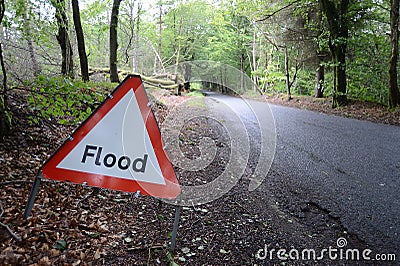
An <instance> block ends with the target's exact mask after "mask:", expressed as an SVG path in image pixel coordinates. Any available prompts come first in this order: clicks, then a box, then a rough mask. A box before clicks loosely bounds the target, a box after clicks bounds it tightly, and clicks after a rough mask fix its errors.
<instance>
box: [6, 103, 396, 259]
mask: <svg viewBox="0 0 400 266" xmlns="http://www.w3.org/2000/svg"><path fill="white" fill-rule="evenodd" d="M12 99H13V102H12V110H13V112H14V125H15V126H14V129H13V132H12V135H11V136H9V137H7V138H5V139H4V141H3V143H0V205H1V206H0V207H1V209H0V222H1V223H2V224H1V225H0V265H168V264H173V263H172V262H173V261H174V263H177V264H179V265H188V264H190V265H228V264H229V265H243V264H246V265H255V264H264V263H266V262H272V263H274V264H279V263H282V261H281V260H278V259H277V258H273V259H271V260H269V261H264V260H261V259H260V258H259V257H257V256H256V255H257V253H258V255H261V256H262V255H264V251H266V249H267V248H268V249H271V248H275V249H278V248H279V247H287V248H290V247H315V248H324V247H325V248H327V247H328V246H335V245H336V242H335V241H336V239H338V237H340V236H344V235H345V236H346V237H347V238H348V241H349V242H350V243H351V244H352V247H360V248H363V247H365V246H366V244H365V243H362V242H361V241H359V240H358V239H357V237H355V236H352V235H350V234H348V233H347V232H346V230H345V229H344V228H341V226H340V225H338V224H337V223H335V221H334V220H332V219H331V218H330V217H328V216H329V215H327V214H323V213H322V214H319V215H318V216H317V218H318V219H320V220H321V223H322V224H323V225H324V228H323V229H322V228H321V227H319V226H317V227H316V226H315V224H314V223H313V224H306V223H302V222H301V221H300V220H299V219H297V218H296V217H293V216H292V215H291V214H290V213H288V212H287V211H285V210H281V209H279V207H278V206H279V204H278V202H277V201H279V199H277V198H274V196H273V195H274V192H273V191H272V192H271V193H268V195H266V193H265V191H263V190H262V189H258V190H256V191H255V192H254V193H253V194H249V192H248V191H247V190H244V189H243V187H244V183H246V182H248V178H249V176H248V175H251V173H247V174H246V175H247V176H245V177H243V178H242V180H241V181H239V183H238V184H237V185H236V186H235V187H234V188H233V189H232V190H231V191H230V192H229V193H227V194H226V195H224V197H222V198H220V199H218V200H216V201H214V202H211V203H208V204H205V205H201V206H192V207H184V208H183V210H182V213H181V221H180V227H179V231H178V239H177V248H176V250H175V253H174V254H173V253H171V252H170V251H169V250H168V247H169V241H170V234H171V230H172V223H173V219H174V213H175V207H174V206H172V205H168V204H166V203H163V202H161V201H159V200H158V199H156V198H153V197H147V196H139V197H135V196H134V195H132V194H130V193H124V192H119V191H111V190H107V189H95V188H91V187H84V186H82V185H76V184H70V183H63V182H55V181H51V180H43V181H42V183H41V185H40V188H39V192H38V194H37V197H36V201H35V205H34V208H33V212H32V214H31V216H30V217H29V218H28V219H24V218H23V213H24V209H25V205H26V202H27V200H28V195H29V192H30V189H31V187H32V181H33V179H34V177H35V175H36V173H37V171H38V169H39V167H40V166H41V164H42V163H43V162H44V161H45V160H46V159H47V158H48V157H49V156H50V154H51V153H52V152H53V151H54V149H55V148H56V147H58V146H59V145H60V144H61V143H62V142H63V140H64V139H65V138H66V137H67V136H68V134H69V133H70V132H71V131H72V129H73V128H72V127H70V126H57V127H49V126H47V125H30V124H29V123H28V116H29V111H28V108H27V106H26V103H25V102H26V100H25V99H24V98H22V97H14V98H12ZM184 99H185V97H177V96H169V97H166V98H165V103H166V104H167V106H169V107H171V106H173V105H176V104H179V102H181V101H182V100H184ZM270 101H272V102H273V103H278V104H284V105H288V104H289V105H291V106H296V107H300V108H307V109H311V110H316V111H320V112H327V113H333V114H337V113H336V112H340V111H341V115H343V116H350V117H356V118H359V119H362V118H365V119H367V120H373V121H378V122H383V123H390V124H397V125H398V124H399V112H397V113H385V112H386V111H385V109H384V108H380V107H379V108H378V107H377V106H374V105H371V106H370V105H369V104H365V105H360V104H361V103H357V104H356V105H355V106H353V107H352V106H349V107H346V108H342V109H340V110H339V109H337V110H335V111H331V110H329V108H328V107H327V106H329V100H327V102H326V103H325V102H324V104H323V105H322V106H324V107H322V108H321V107H318V106H317V105H318V102H317V101H314V100H312V99H308V100H307V101H302V100H300V99H297V97H296V98H295V99H294V100H292V101H290V102H289V103H288V102H286V101H284V100H282V99H281V98H279V97H275V98H274V99H270ZM306 102H307V104H306ZM193 108H197V107H193ZM154 111H155V115H156V118H157V120H158V122H159V123H160V122H162V121H163V119H164V118H165V116H166V114H167V112H168V109H167V107H165V106H162V105H158V108H157V109H156V110H154ZM384 113H385V114H387V117H385V116H384V115H383V114H384ZM221 133H222V132H221V129H220V128H219V127H218V126H217V125H214V124H213V123H212V122H210V121H207V120H206V119H204V120H202V119H199V120H196V121H194V122H193V123H192V124H190V125H186V126H185V127H184V128H183V129H182V132H181V137H180V138H179V139H180V141H181V143H180V144H182V149H183V151H184V153H185V154H186V155H187V156H189V157H191V156H194V155H196V154H198V152H199V150H198V148H197V146H198V143H199V141H200V139H201V138H202V136H205V135H207V136H208V137H210V138H212V139H214V141H216V143H220V145H217V146H218V150H217V157H218V158H216V160H214V161H213V162H212V163H211V166H210V167H207V171H198V172H189V171H186V172H185V171H183V170H181V169H176V172H177V175H178V176H179V177H180V179H179V182H180V184H183V185H191V184H198V183H207V182H209V181H210V180H212V179H213V178H214V177H215V176H218V174H219V173H220V172H221V171H223V168H224V164H223V163H221V162H224V161H226V159H227V158H228V157H229V147H227V146H226V145H224V142H225V141H226V140H225V136H224V134H221ZM272 175H274V173H272ZM271 180H273V178H271ZM267 182H271V181H267ZM261 204H262V205H261ZM305 208H306V209H308V210H310V212H311V213H312V212H313V208H314V207H313V206H305ZM6 225H7V226H8V228H9V230H8V229H7V228H6ZM325 225H326V226H325ZM10 232H12V234H11V233H10ZM264 259H265V258H264ZM308 262H309V263H310V264H314V263H315V262H313V261H308ZM328 262H329V261H328ZM304 263H307V262H304V261H303V262H301V264H304ZM321 263H322V264H321V265H323V264H326V263H327V261H325V262H324V260H322V261H321ZM283 264H284V263H283ZM290 264H296V263H295V262H291V263H290ZM173 265H176V264H173Z"/></svg>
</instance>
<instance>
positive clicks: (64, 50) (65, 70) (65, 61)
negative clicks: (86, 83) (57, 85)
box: [52, 0, 74, 78]
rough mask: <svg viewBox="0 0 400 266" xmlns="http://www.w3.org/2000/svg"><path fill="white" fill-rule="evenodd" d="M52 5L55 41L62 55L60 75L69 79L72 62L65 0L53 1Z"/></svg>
mask: <svg viewBox="0 0 400 266" xmlns="http://www.w3.org/2000/svg"><path fill="white" fill-rule="evenodd" d="M52 3H53V5H54V7H55V8H56V20H57V26H58V33H57V41H58V44H59V45H60V48H61V55H62V64H61V73H62V74H63V75H66V76H68V77H70V78H74V61H73V53H72V46H71V42H70V38H69V33H68V30H69V26H68V17H67V13H66V10H65V0H55V1H54V0H53V1H52Z"/></svg>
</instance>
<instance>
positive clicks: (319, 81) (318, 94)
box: [314, 64, 325, 98]
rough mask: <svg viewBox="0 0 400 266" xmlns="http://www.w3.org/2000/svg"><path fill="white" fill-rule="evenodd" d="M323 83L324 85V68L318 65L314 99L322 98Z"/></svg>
mask: <svg viewBox="0 0 400 266" xmlns="http://www.w3.org/2000/svg"><path fill="white" fill-rule="evenodd" d="M324 83H325V67H324V65H322V64H319V65H318V68H317V74H316V82H315V94H314V96H315V98H323V97H324Z"/></svg>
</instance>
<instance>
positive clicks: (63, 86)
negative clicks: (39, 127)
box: [28, 76, 103, 125]
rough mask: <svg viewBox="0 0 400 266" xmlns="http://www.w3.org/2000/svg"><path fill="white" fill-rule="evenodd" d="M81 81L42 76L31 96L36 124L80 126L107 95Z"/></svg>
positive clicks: (30, 104)
mask: <svg viewBox="0 0 400 266" xmlns="http://www.w3.org/2000/svg"><path fill="white" fill-rule="evenodd" d="M91 84H93V83H83V82H81V81H71V80H69V79H67V78H47V77H45V76H39V77H38V78H37V79H36V80H35V81H34V82H33V83H32V84H30V87H31V88H32V90H31V93H30V95H29V97H28V103H29V107H30V109H31V111H32V115H31V117H30V118H31V122H32V123H35V124H37V123H43V122H50V123H58V124H69V125H70V124H72V125H76V124H79V123H80V122H82V121H83V120H84V119H86V118H87V117H88V116H89V115H90V114H91V113H92V111H93V110H94V109H95V108H96V107H97V105H98V104H99V103H100V102H101V101H102V100H103V94H102V93H100V92H98V91H96V89H94V88H92V87H91V86H90V85H91Z"/></svg>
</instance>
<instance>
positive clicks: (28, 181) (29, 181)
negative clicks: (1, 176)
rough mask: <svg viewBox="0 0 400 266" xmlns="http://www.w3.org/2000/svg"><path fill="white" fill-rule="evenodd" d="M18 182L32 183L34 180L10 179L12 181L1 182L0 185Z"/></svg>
mask: <svg viewBox="0 0 400 266" xmlns="http://www.w3.org/2000/svg"><path fill="white" fill-rule="evenodd" d="M18 183H32V180H10V181H4V182H0V185H1V186H4V185H9V184H18Z"/></svg>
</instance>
